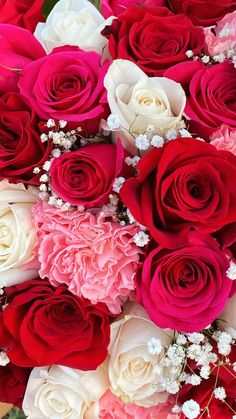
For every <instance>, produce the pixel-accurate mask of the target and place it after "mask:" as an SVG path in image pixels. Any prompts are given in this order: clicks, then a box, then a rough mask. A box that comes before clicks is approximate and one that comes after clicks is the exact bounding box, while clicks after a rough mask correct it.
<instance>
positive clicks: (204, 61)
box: [201, 55, 210, 64]
mask: <svg viewBox="0 0 236 419" xmlns="http://www.w3.org/2000/svg"><path fill="white" fill-rule="evenodd" d="M201 60H202V62H203V63H204V64H208V63H209V61H210V57H209V56H208V55H203V57H202V58H201Z"/></svg>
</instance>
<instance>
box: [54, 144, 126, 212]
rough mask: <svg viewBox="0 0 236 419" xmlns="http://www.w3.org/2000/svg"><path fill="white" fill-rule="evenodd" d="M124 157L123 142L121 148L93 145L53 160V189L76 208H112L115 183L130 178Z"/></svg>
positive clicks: (119, 145)
mask: <svg viewBox="0 0 236 419" xmlns="http://www.w3.org/2000/svg"><path fill="white" fill-rule="evenodd" d="M124 156H125V151H124V149H123V147H122V145H121V143H120V142H118V145H117V146H115V145H113V144H90V145H87V146H85V147H82V148H79V149H78V150H76V151H71V152H68V153H64V154H62V155H61V156H60V157H58V158H56V159H54V160H53V163H52V166H51V169H50V178H51V184H52V188H53V190H54V191H55V192H56V194H57V195H58V196H59V197H60V198H62V199H63V200H64V201H65V202H69V203H70V204H72V205H77V206H84V207H85V208H93V207H97V206H101V205H105V204H108V202H109V198H108V197H109V194H110V193H111V192H112V184H113V181H114V179H115V178H117V177H119V176H125V177H127V175H128V174H130V169H129V167H128V166H127V165H126V164H125V163H124Z"/></svg>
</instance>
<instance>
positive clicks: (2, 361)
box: [0, 351, 10, 367]
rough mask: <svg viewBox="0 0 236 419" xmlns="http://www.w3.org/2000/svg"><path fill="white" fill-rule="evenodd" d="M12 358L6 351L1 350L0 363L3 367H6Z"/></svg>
mask: <svg viewBox="0 0 236 419" xmlns="http://www.w3.org/2000/svg"><path fill="white" fill-rule="evenodd" d="M9 362H10V359H9V358H8V356H7V354H6V352H4V351H1V352H0V365H1V367H5V366H6V365H7V364H9Z"/></svg>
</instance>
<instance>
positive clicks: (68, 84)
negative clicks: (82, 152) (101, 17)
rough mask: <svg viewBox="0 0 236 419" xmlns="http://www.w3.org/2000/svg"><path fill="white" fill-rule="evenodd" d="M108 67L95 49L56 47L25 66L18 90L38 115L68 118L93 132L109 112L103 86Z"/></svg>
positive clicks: (47, 117) (67, 119) (96, 130)
mask: <svg viewBox="0 0 236 419" xmlns="http://www.w3.org/2000/svg"><path fill="white" fill-rule="evenodd" d="M108 66H109V62H108V61H106V62H105V63H104V64H101V56H100V55H99V54H97V53H96V52H94V51H82V50H80V49H79V48H77V47H60V48H55V49H54V50H53V52H52V53H51V54H49V55H47V56H45V57H43V58H41V59H39V60H37V61H35V62H34V63H32V64H30V65H28V66H26V67H25V68H24V70H23V71H22V77H21V79H20V82H19V87H20V91H21V94H22V95H23V96H25V98H26V99H27V100H28V102H29V104H30V105H31V106H32V108H33V109H34V110H35V112H36V113H37V114H38V115H39V116H40V117H41V118H43V119H49V118H54V119H56V120H60V119H64V120H66V121H71V122H74V123H76V125H77V126H81V127H82V128H83V129H84V131H85V134H96V133H97V132H98V129H99V123H100V120H101V118H106V117H107V116H108V114H109V112H108V105H107V95H106V90H105V88H104V86H103V79H104V76H105V74H106V72H107V69H108Z"/></svg>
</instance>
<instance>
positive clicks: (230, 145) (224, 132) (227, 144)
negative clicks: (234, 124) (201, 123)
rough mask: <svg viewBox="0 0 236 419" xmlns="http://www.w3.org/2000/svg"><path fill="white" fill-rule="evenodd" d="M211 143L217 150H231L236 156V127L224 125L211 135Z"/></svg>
mask: <svg viewBox="0 0 236 419" xmlns="http://www.w3.org/2000/svg"><path fill="white" fill-rule="evenodd" d="M210 143H211V144H212V145H213V146H214V147H216V148H217V150H226V151H230V152H231V153H233V154H234V155H235V156H236V129H232V128H230V127H228V125H222V126H221V127H220V129H218V130H217V131H215V132H214V133H213V134H212V135H211V137H210Z"/></svg>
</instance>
